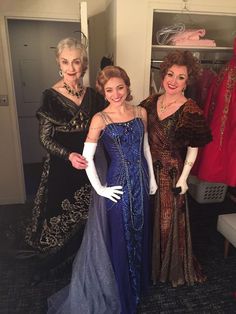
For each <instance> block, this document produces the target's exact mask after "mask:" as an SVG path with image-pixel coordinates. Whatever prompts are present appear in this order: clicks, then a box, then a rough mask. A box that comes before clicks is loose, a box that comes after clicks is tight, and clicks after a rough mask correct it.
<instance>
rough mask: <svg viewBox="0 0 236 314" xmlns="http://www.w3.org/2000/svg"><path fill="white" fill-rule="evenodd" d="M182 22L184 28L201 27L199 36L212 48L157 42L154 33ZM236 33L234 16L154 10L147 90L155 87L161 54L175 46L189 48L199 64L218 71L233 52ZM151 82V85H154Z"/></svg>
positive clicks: (158, 80) (235, 18)
mask: <svg viewBox="0 0 236 314" xmlns="http://www.w3.org/2000/svg"><path fill="white" fill-rule="evenodd" d="M179 23H183V24H184V25H185V28H186V29H205V30H206V34H205V36H204V37H202V39H212V40H214V41H215V42H216V47H202V46H171V45H162V44H158V42H157V36H156V35H157V32H158V31H160V30H162V29H163V28H165V27H168V26H173V25H175V24H179ZM235 36H236V15H219V14H209V13H191V12H189V11H188V10H183V11H181V12H180V11H163V10H154V12H153V25H152V50H151V60H150V65H151V70H150V90H151V91H152V92H154V89H155V88H157V89H159V86H160V77H159V73H158V65H159V64H160V62H161V61H162V60H163V58H164V56H165V55H166V54H168V53H169V52H170V51H173V50H176V49H183V50H190V51H192V52H193V53H194V55H195V56H196V57H198V58H199V60H200V61H201V62H202V64H204V65H207V66H212V67H214V70H216V71H217V70H219V69H220V68H221V67H222V65H224V64H225V63H227V61H228V60H229V59H230V58H231V57H232V55H233V41H234V37H235ZM154 83H155V84H154Z"/></svg>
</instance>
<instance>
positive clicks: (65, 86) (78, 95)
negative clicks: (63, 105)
mask: <svg viewBox="0 0 236 314" xmlns="http://www.w3.org/2000/svg"><path fill="white" fill-rule="evenodd" d="M63 87H64V88H65V89H66V90H67V92H68V94H70V95H72V96H76V97H77V98H80V97H81V96H82V94H83V92H84V86H81V85H79V90H78V91H76V90H75V89H73V88H71V87H70V86H69V85H68V84H66V82H64V85H63Z"/></svg>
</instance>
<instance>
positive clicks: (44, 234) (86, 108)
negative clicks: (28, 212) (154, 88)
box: [25, 38, 105, 270]
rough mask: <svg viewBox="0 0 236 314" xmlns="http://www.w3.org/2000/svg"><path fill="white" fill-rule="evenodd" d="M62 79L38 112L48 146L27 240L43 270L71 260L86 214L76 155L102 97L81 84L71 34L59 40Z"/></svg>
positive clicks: (80, 62)
mask: <svg viewBox="0 0 236 314" xmlns="http://www.w3.org/2000/svg"><path fill="white" fill-rule="evenodd" d="M56 60H57V63H58V66H59V69H60V70H59V74H60V76H61V79H60V80H59V81H58V82H57V83H56V84H55V85H53V86H52V87H51V88H49V89H46V90H45V91H44V93H43V101H42V106H41V107H40V108H39V110H38V111H37V118H38V120H39V135H40V142H41V144H42V145H43V147H44V148H45V149H46V150H47V157H46V159H45V161H44V164H43V172H42V177H41V182H40V185H39V189H38V192H37V194H36V197H35V202H34V207H33V212H32V221H31V223H30V224H29V226H28V227H27V230H26V236H25V240H26V243H27V244H28V245H29V246H30V247H32V248H33V249H35V250H36V251H37V252H38V256H39V257H42V258H41V259H40V260H41V262H42V264H41V266H42V267H43V268H44V270H48V269H50V268H53V267H55V266H57V265H59V264H61V263H62V262H66V261H68V260H72V257H73V255H74V252H75V251H77V250H78V246H79V240H80V239H81V235H82V232H83V229H84V225H85V222H86V219H87V214H88V205H89V198H90V190H91V187H90V183H89V181H88V178H87V175H86V172H85V170H84V169H85V168H86V166H87V162H86V160H85V159H84V158H83V157H82V156H81V153H82V150H83V143H84V141H85V138H86V135H87V132H88V129H89V125H90V120H91V118H92V116H93V115H94V114H95V113H96V112H98V111H100V110H101V109H103V108H104V104H105V102H104V99H103V98H102V97H101V96H100V95H99V94H98V93H96V92H95V91H94V90H93V89H92V88H90V87H85V86H83V83H82V78H83V75H84V74H85V72H86V69H87V63H88V61H87V54H86V49H85V47H84V46H83V45H82V44H81V43H79V42H78V41H77V40H76V39H74V38H66V39H63V40H61V41H60V42H59V43H58V46H57V50H56Z"/></svg>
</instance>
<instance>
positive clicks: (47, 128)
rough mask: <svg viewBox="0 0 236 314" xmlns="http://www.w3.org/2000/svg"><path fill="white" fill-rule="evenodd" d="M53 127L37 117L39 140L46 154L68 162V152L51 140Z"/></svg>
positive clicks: (47, 121) (46, 120)
mask: <svg viewBox="0 0 236 314" xmlns="http://www.w3.org/2000/svg"><path fill="white" fill-rule="evenodd" d="M53 135H54V125H53V123H52V122H51V121H50V120H49V119H46V118H45V117H43V116H39V139H40V143H41V144H42V146H43V147H44V148H45V149H46V150H47V152H48V153H50V154H52V155H55V156H58V157H61V158H63V159H65V160H68V158H69V155H70V153H71V152H70V151H69V150H68V149H66V148H65V147H63V146H62V145H60V144H59V143H58V142H56V141H55V140H54V138H53Z"/></svg>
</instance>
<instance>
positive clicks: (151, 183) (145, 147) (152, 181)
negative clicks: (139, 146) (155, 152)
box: [143, 132, 158, 195]
mask: <svg viewBox="0 0 236 314" xmlns="http://www.w3.org/2000/svg"><path fill="white" fill-rule="evenodd" d="M143 152H144V156H145V158H146V160H147V164H148V172H149V194H151V195H152V194H155V193H156V190H157V188H158V187H157V183H156V179H155V174H154V170H153V164H152V155H151V151H150V146H149V143H148V133H147V132H145V133H144V139H143Z"/></svg>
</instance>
